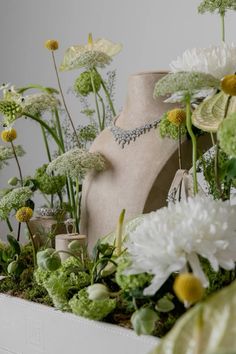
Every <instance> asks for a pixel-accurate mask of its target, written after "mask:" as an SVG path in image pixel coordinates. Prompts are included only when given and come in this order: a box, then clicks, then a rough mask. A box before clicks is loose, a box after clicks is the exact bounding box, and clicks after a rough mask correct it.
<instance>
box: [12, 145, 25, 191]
mask: <svg viewBox="0 0 236 354" xmlns="http://www.w3.org/2000/svg"><path fill="white" fill-rule="evenodd" d="M10 143H11V147H12V151H13V154H14V157H15V160H16V164H17V167H18V171H19V175H20V183H21V186H22V187H23V176H22V172H21V167H20V163H19V160H18V157H17V154H16V149H15V146H14V144H13V142H12V141H11V142H10Z"/></svg>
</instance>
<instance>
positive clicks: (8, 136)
mask: <svg viewBox="0 0 236 354" xmlns="http://www.w3.org/2000/svg"><path fill="white" fill-rule="evenodd" d="M1 138H2V141H5V142H6V143H10V142H11V141H13V140H15V139H16V138H17V132H16V130H15V129H14V128H11V129H6V130H3V131H2V132H1Z"/></svg>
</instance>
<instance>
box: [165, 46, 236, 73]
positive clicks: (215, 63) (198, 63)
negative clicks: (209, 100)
mask: <svg viewBox="0 0 236 354" xmlns="http://www.w3.org/2000/svg"><path fill="white" fill-rule="evenodd" d="M170 68H171V71H172V72H178V71H199V72H203V73H207V74H211V75H213V76H214V77H215V78H217V79H222V78H223V77H224V76H225V75H229V74H233V73H234V72H235V71H236V47H235V46H234V45H233V44H226V43H223V42H222V43H221V44H220V45H218V46H211V47H208V48H193V49H187V50H186V51H185V52H184V53H183V55H182V57H178V58H177V59H176V60H174V61H172V62H171V64H170Z"/></svg>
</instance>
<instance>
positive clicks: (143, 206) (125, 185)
mask: <svg viewBox="0 0 236 354" xmlns="http://www.w3.org/2000/svg"><path fill="white" fill-rule="evenodd" d="M164 75H165V73H159V72H149V73H139V74H135V75H132V76H130V77H129V82H128V95H127V100H126V103H125V106H124V109H123V111H122V112H121V114H120V116H119V118H118V120H117V123H116V124H117V126H120V127H122V128H124V129H133V128H136V127H139V126H141V125H143V124H145V123H147V122H151V121H153V120H154V119H156V118H158V117H161V115H162V114H163V113H164V112H166V111H167V110H169V109H171V108H173V105H170V104H166V103H163V100H162V99H155V100H154V99H153V89H154V85H155V83H156V82H157V81H158V80H159V79H160V78H162V77H163V76H164ZM184 145H185V146H184V150H185V155H186V164H185V165H184V166H183V167H184V168H188V167H190V165H191V164H190V161H191V145H190V143H189V142H185V143H184ZM91 151H99V152H101V153H102V154H103V155H104V156H105V157H106V159H107V160H108V161H109V167H108V169H107V170H106V171H104V172H102V173H99V174H95V173H92V174H90V175H88V176H87V178H86V180H85V183H84V187H83V196H82V221H81V233H83V234H86V235H88V243H89V248H90V249H91V247H92V246H93V245H94V243H95V242H96V241H97V240H98V238H99V237H101V236H103V235H106V234H107V233H109V232H110V231H112V230H113V229H114V228H115V226H116V223H117V220H118V217H119V214H120V212H121V210H122V209H123V208H125V209H126V220H129V219H131V218H134V217H135V216H137V215H139V214H141V213H143V212H149V211H152V210H156V209H157V208H160V207H162V206H163V205H165V204H166V197H167V193H168V190H169V187H170V185H171V181H172V179H173V177H174V175H175V172H176V170H177V169H178V158H177V143H176V142H174V141H173V140H171V139H162V138H161V137H160V136H159V133H158V131H155V130H151V131H150V132H149V133H146V134H145V135H142V136H141V137H139V138H137V140H136V141H135V142H132V143H130V145H128V146H125V148H124V149H122V148H121V147H120V146H119V145H118V144H117V143H116V142H115V140H114V138H113V135H112V134H111V132H110V131H109V130H108V129H105V130H104V131H103V132H102V133H101V134H100V135H99V136H98V137H97V139H96V140H95V141H94V143H93V145H92V147H91Z"/></svg>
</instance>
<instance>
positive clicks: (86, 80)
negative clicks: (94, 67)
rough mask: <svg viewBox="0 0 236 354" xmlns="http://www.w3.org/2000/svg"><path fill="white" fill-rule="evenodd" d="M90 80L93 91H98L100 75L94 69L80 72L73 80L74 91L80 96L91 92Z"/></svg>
mask: <svg viewBox="0 0 236 354" xmlns="http://www.w3.org/2000/svg"><path fill="white" fill-rule="evenodd" d="M91 76H92V79H91ZM92 80H93V83H94V87H95V91H96V92H98V91H99V90H100V87H101V76H100V75H99V74H98V73H97V72H96V71H91V72H90V71H85V72H83V73H82V74H80V76H79V77H78V78H77V79H76V80H75V84H74V89H75V92H76V93H78V94H80V95H82V96H88V95H89V94H90V93H91V92H93V85H92Z"/></svg>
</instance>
